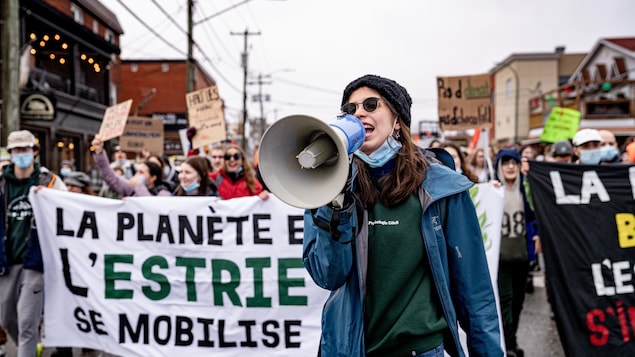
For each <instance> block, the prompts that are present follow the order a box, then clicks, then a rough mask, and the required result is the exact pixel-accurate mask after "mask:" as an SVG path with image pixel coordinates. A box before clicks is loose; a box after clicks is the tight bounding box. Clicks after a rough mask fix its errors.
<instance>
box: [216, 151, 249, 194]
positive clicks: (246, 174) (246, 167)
mask: <svg viewBox="0 0 635 357" xmlns="http://www.w3.org/2000/svg"><path fill="white" fill-rule="evenodd" d="M231 149H233V150H236V151H238V152H239V153H240V155H242V157H243V173H244V177H245V182H247V188H248V189H249V193H251V194H254V193H255V192H256V184H255V182H256V171H255V170H254V167H253V166H252V165H251V163H250V162H249V160H247V156H246V155H245V151H243V149H242V148H241V147H240V146H238V145H236V144H231V145H228V146H226V147H225V154H227V152H228V151H229V150H231ZM223 171H225V172H227V160H225V161H224V162H223Z"/></svg>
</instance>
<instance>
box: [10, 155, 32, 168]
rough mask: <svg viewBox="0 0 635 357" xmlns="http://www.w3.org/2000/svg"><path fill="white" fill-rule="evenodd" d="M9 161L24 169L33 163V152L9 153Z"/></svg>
mask: <svg viewBox="0 0 635 357" xmlns="http://www.w3.org/2000/svg"><path fill="white" fill-rule="evenodd" d="M11 162H13V163H14V164H15V166H17V167H19V168H21V169H26V168H27V167H29V166H31V164H32V163H33V154H31V153H24V154H15V155H11Z"/></svg>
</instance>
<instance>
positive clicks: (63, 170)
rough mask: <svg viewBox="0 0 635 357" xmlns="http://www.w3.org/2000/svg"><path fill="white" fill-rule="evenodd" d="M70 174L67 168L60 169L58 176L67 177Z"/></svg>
mask: <svg viewBox="0 0 635 357" xmlns="http://www.w3.org/2000/svg"><path fill="white" fill-rule="evenodd" d="M70 174H71V169H69V168H67V167H65V168H63V169H60V175H62V177H67V176H68V175H70Z"/></svg>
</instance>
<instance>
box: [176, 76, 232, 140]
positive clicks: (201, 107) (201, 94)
mask: <svg viewBox="0 0 635 357" xmlns="http://www.w3.org/2000/svg"><path fill="white" fill-rule="evenodd" d="M186 99H187V113H188V118H189V125H190V127H195V128H196V135H194V138H192V146H193V149H195V148H199V147H202V146H204V145H207V144H212V143H215V142H218V141H222V140H225V139H227V130H226V129H225V113H224V111H223V101H222V100H221V99H220V96H219V95H218V88H217V87H216V86H212V87H208V88H204V89H201V90H198V91H195V92H191V93H187V94H186Z"/></svg>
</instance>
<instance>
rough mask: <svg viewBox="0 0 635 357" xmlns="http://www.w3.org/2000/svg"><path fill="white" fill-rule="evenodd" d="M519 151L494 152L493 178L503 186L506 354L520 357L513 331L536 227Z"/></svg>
mask: <svg viewBox="0 0 635 357" xmlns="http://www.w3.org/2000/svg"><path fill="white" fill-rule="evenodd" d="M521 162H522V159H521V157H520V154H519V153H518V152H517V151H516V150H514V149H507V148H505V149H500V150H499V151H498V153H497V155H496V166H495V168H496V178H497V180H498V184H500V185H502V186H503V188H504V197H505V204H504V213H503V225H502V232H501V246H500V261H499V266H498V292H499V297H500V305H501V318H502V320H503V331H504V335H505V346H506V349H507V356H508V357H522V356H523V355H524V351H523V350H522V349H520V348H519V347H518V343H517V340H516V332H517V331H518V323H519V320H520V313H521V311H522V309H523V304H524V301H525V292H526V289H527V279H528V278H529V268H530V261H532V260H533V259H535V246H534V242H535V241H536V242H538V230H537V225H536V218H535V214H534V211H533V210H532V209H531V206H530V204H529V201H528V200H527V194H526V187H525V185H524V184H523V180H524V176H523V175H522V174H521Z"/></svg>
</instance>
